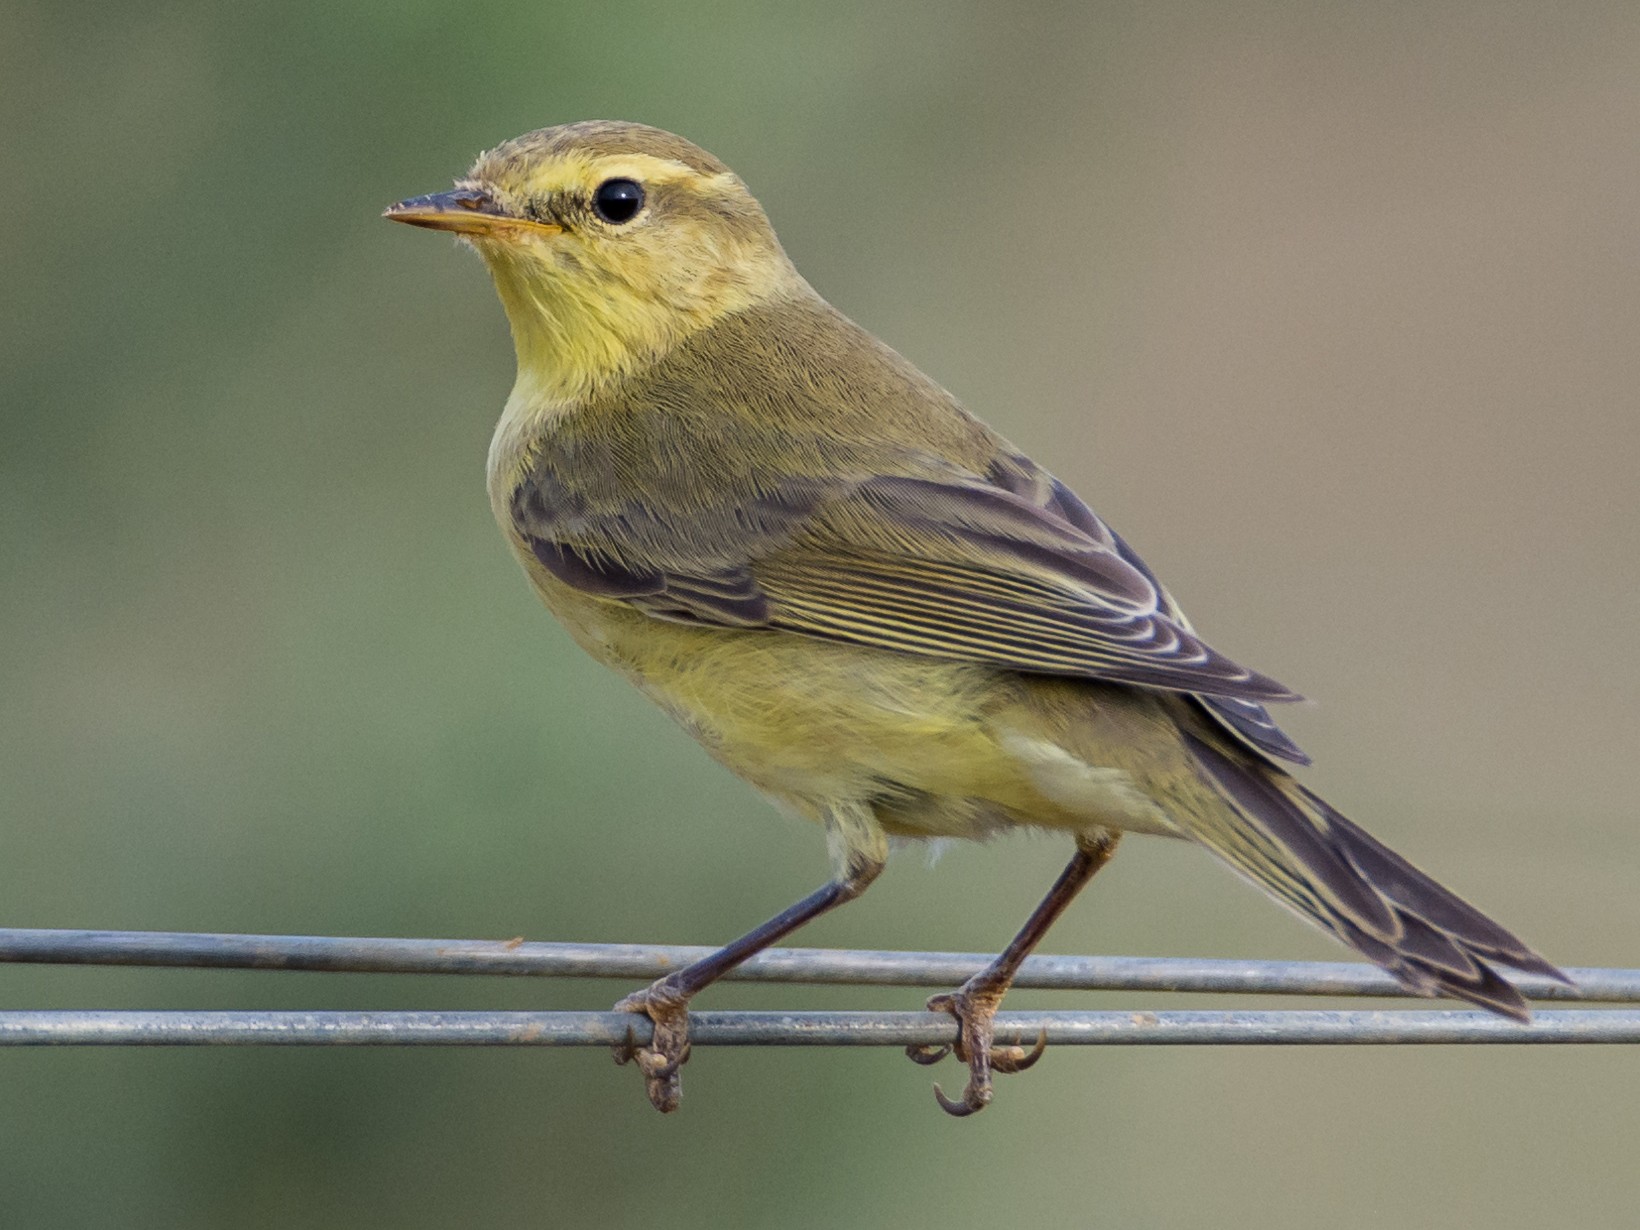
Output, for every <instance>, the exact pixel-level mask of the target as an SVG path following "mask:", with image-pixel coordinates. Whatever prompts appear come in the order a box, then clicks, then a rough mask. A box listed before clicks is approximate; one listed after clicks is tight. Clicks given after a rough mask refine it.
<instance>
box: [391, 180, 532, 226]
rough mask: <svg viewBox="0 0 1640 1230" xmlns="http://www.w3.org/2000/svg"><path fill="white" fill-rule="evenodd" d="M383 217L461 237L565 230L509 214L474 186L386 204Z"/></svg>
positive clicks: (494, 199) (499, 204)
mask: <svg viewBox="0 0 1640 1230" xmlns="http://www.w3.org/2000/svg"><path fill="white" fill-rule="evenodd" d="M382 217H384V218H388V219H391V220H392V221H394V222H408V223H409V224H410V225H411V226H425V227H429V228H431V229H432V230H435V231H455V232H456V233H457V234H461V235H498V234H505V233H506V232H509V231H511V232H517V231H534V232H536V233H537V234H547V235H556V234H558V233H559V232H560V231H562V230H563V229H564V228H563V227H561V226H557V225H555V224H553V223H551V222H537V221H536V220H535V219H533V218H520V217H518V216H516V215H514V214H511V213H508V212H507V210H506V207H505V206H503V205H502V204H501V202H499V201H498V200H496V198H495V196H494V195H493V194H491V193H489V192H487V191H485V190H484V189H483V188H481V187H477V186H468V187H465V188H454V189H451V190H450V191H449V192H435V193H432V194H431V195H430V196H413V197H411V198H410V199H409V200H408V201H400V202H399V203H398V204H397V205H389V206H388V207H387V208H386V209H385V210H384V211H382Z"/></svg>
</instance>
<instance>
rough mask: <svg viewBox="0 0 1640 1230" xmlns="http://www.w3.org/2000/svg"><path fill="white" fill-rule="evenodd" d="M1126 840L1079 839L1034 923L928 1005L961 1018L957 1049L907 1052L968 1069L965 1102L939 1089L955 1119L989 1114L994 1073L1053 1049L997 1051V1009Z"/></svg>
mask: <svg viewBox="0 0 1640 1230" xmlns="http://www.w3.org/2000/svg"><path fill="white" fill-rule="evenodd" d="M1120 836H1121V834H1120V833H1117V832H1112V831H1110V830H1104V829H1102V830H1100V831H1099V832H1097V833H1095V834H1090V835H1083V836H1079V837H1078V838H1077V839H1076V855H1075V857H1074V858H1072V859H1071V861H1070V863H1069V864H1068V865H1067V866H1066V867H1065V870H1064V871H1062V872H1060V873H1059V879H1057V880H1055V881H1054V886H1053V887H1052V888H1051V889H1049V890H1048V895H1047V896H1046V897H1044V898H1043V899H1042V901H1041V903H1040V904H1039V905H1038V906H1037V907H1036V909H1035V910H1033V911H1032V912H1031V916H1030V918H1028V919H1026V921H1025V925H1024V926H1023V927H1021V928H1020V929H1019V934H1018V935H1016V936H1014V938H1013V940H1012V942H1011V943H1009V945H1008V947H1007V948H1005V949H1003V950H1002V952H1001V954H1000V955H999V956H998V957H997V958H996V960H994V961H992V962H991V963H990V964H989V965H987V966H986V967H985V968H984V969H982V970H980V971H979V973H977V974H975V975H974V976H973V977H972V978H970V979H969V980H968V981H967V982H965V983H963V984H962V985H961V986H960V987H958V988H957V989H956V990H955V991H953V992H952V993H951V994H949V995H936V996H934V997H933V998H932V999H930V1000H929V1001H928V1010H929V1011H930V1012H949V1013H950V1014H951V1015H952V1016H954V1017H956V1018H957V1042H956V1045H955V1046H954V1047H934V1048H930V1047H916V1046H911V1047H907V1048H906V1054H907V1055H909V1056H910V1057H911V1058H912V1059H914V1060H916V1061H917V1062H918V1063H924V1064H927V1063H937V1062H939V1060H941V1059H943V1058H944V1057H945V1056H946V1054H947V1053H948V1052H950V1051H955V1052H956V1056H957V1058H958V1059H960V1060H962V1061H963V1062H964V1063H966V1064H967V1065H968V1087H967V1088H966V1089H964V1090H963V1094H962V1097H961V1099H958V1100H953V1099H951V1098H948V1097H946V1096H945V1092H944V1090H942V1089H941V1088H940V1087H939V1086H938V1085H935V1086H934V1096H935V1098H937V1099H938V1100H939V1104H940V1105H941V1106H942V1107H944V1108H945V1110H946V1111H947V1112H949V1113H950V1114H953V1115H956V1116H958V1117H962V1116H965V1115H971V1114H973V1113H974V1112H975V1111H977V1110H984V1109H985V1106H986V1104H987V1103H989V1102H990V1100H991V1073H992V1072H993V1071H996V1072H1003V1073H1011V1072H1023V1071H1024V1070H1025V1069H1026V1068H1028V1067H1030V1066H1031V1065H1032V1064H1034V1063H1035V1062H1036V1061H1037V1060H1038V1059H1040V1058H1042V1052H1043V1050H1044V1048H1045V1047H1046V1045H1047V1039H1046V1037H1041V1038H1038V1039H1037V1042H1036V1045H1035V1046H1034V1047H1032V1048H1031V1050H1029V1051H1027V1050H1026V1049H1025V1048H1024V1047H1022V1046H1010V1047H1006V1048H1002V1049H993V1048H992V1028H993V1023H994V1021H995V1019H996V1014H997V1005H999V1004H1000V1003H1001V1002H1002V996H1003V994H1004V993H1005V992H1006V991H1007V990H1008V987H1009V985H1010V984H1012V982H1013V980H1014V975H1015V974H1017V973H1018V972H1019V966H1020V963H1021V962H1022V961H1024V960H1025V958H1026V957H1027V956H1029V955H1030V953H1031V950H1032V949H1033V948H1035V947H1036V946H1037V944H1038V943H1039V942H1040V941H1041V939H1042V937H1043V936H1044V935H1046V934H1047V933H1048V928H1049V927H1051V926H1053V924H1054V920H1055V919H1057V918H1058V917H1059V916H1060V915H1061V914H1063V913H1064V912H1065V907H1066V906H1068V905H1069V904H1070V903H1071V901H1072V900H1073V899H1074V898H1075V896H1076V894H1077V893H1079V892H1081V891H1082V886H1083V885H1084V884H1086V883H1087V882H1088V881H1089V880H1091V879H1093V876H1094V873H1095V872H1097V871H1098V870H1099V869H1100V868H1101V867H1103V866H1104V865H1105V864H1106V863H1108V862H1109V861H1110V858H1111V855H1113V854H1115V853H1116V842H1117V839H1118V838H1119V837H1120Z"/></svg>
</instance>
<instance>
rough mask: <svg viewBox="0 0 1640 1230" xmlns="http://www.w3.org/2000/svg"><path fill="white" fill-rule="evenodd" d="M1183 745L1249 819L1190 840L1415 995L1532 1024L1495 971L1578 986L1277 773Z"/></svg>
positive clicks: (1193, 741) (1215, 749)
mask: <svg viewBox="0 0 1640 1230" xmlns="http://www.w3.org/2000/svg"><path fill="white" fill-rule="evenodd" d="M1185 741H1186V744H1187V746H1188V747H1189V749H1190V751H1191V753H1192V755H1194V756H1195V758H1196V762H1197V764H1198V765H1199V766H1200V767H1201V769H1202V773H1203V776H1204V778H1205V779H1206V780H1207V781H1208V782H1209V783H1210V784H1211V785H1213V786H1214V787H1215V788H1216V789H1217V791H1218V793H1219V794H1220V795H1221V796H1222V797H1223V798H1224V800H1225V801H1226V802H1227V803H1228V804H1229V805H1230V808H1231V811H1232V813H1233V814H1234V816H1235V817H1236V819H1237V820H1238V821H1239V822H1240V823H1239V824H1238V825H1236V826H1233V828H1234V831H1227V830H1226V829H1225V828H1223V827H1221V826H1208V827H1202V828H1200V829H1199V830H1192V836H1194V837H1195V838H1196V839H1197V840H1199V841H1201V842H1202V843H1203V844H1204V845H1206V846H1208V847H1209V848H1210V849H1212V850H1213V851H1214V852H1215V853H1216V854H1218V855H1219V856H1220V857H1221V858H1223V859H1224V860H1225V861H1226V862H1228V863H1230V864H1231V865H1232V866H1233V867H1235V868H1236V869H1237V870H1238V871H1240V872H1242V873H1243V874H1244V875H1247V876H1249V877H1251V878H1252V879H1253V880H1255V881H1256V882H1258V883H1259V884H1260V885H1261V886H1262V887H1264V888H1266V889H1267V890H1269V891H1270V892H1272V893H1274V894H1275V895H1276V896H1278V897H1279V898H1281V899H1282V900H1283V901H1285V902H1287V903H1288V904H1289V905H1291V906H1293V907H1294V908H1295V909H1297V910H1298V911H1299V912H1300V913H1301V914H1304V915H1306V916H1307V917H1309V918H1310V919H1311V920H1312V921H1314V922H1316V923H1318V924H1319V925H1320V926H1322V927H1324V928H1325V929H1326V930H1328V931H1331V932H1332V933H1333V934H1334V935H1336V936H1338V938H1339V939H1341V940H1343V941H1344V942H1345V943H1346V944H1349V945H1350V946H1351V947H1352V948H1355V949H1356V950H1357V951H1359V952H1360V953H1361V954H1362V955H1363V956H1365V957H1367V958H1368V959H1369V960H1371V961H1373V962H1375V963H1377V964H1378V965H1381V966H1383V967H1384V968H1385V969H1386V970H1388V971H1389V972H1390V973H1391V974H1394V975H1395V977H1396V978H1397V979H1399V980H1400V981H1401V983H1402V984H1403V985H1404V986H1405V987H1406V988H1407V989H1408V990H1410V991H1413V992H1415V993H1416V994H1419V995H1450V996H1453V997H1454V998H1457V999H1462V1000H1467V1001H1468V1002H1470V1003H1473V1004H1478V1005H1480V1006H1481V1007H1483V1008H1489V1009H1491V1010H1492V1011H1493V1012H1498V1013H1501V1014H1502V1015H1504V1016H1508V1017H1513V1018H1514V1019H1516V1020H1521V1021H1524V1020H1527V1019H1529V1017H1530V1015H1531V1013H1530V1009H1529V1008H1528V1007H1527V1004H1526V1000H1525V999H1524V998H1523V997H1522V996H1521V993H1520V991H1519V990H1517V989H1516V988H1515V986H1514V985H1513V984H1512V983H1510V982H1509V981H1508V980H1507V979H1505V978H1504V977H1503V976H1502V975H1500V974H1499V973H1498V972H1497V971H1496V970H1495V969H1493V968H1492V963H1493V962H1496V963H1498V964H1501V965H1508V966H1511V967H1513V968H1515V969H1517V970H1523V971H1527V972H1530V973H1534V974H1543V975H1546V976H1547V977H1550V978H1555V979H1558V980H1559V981H1561V982H1567V983H1569V982H1570V979H1568V978H1567V977H1566V975H1565V974H1563V973H1561V972H1560V971H1559V970H1558V969H1556V968H1555V967H1554V966H1553V965H1551V964H1550V963H1549V962H1548V961H1545V960H1544V959H1543V958H1542V957H1540V956H1538V954H1537V953H1535V952H1533V951H1532V950H1531V949H1530V948H1528V947H1527V946H1526V945H1525V944H1523V943H1522V942H1521V941H1520V940H1519V939H1517V938H1516V937H1515V936H1514V935H1512V934H1510V933H1509V932H1508V931H1507V930H1505V929H1504V928H1503V927H1501V926H1499V925H1498V924H1497V923H1496V922H1494V921H1492V919H1490V918H1488V917H1487V916H1486V915H1484V914H1482V913H1481V912H1480V911H1479V910H1477V909H1476V908H1475V907H1474V906H1472V905H1470V904H1469V903H1468V902H1466V901H1464V900H1463V899H1462V898H1460V897H1458V896H1457V895H1456V894H1454V893H1452V892H1451V891H1450V890H1448V889H1446V888H1443V887H1442V886H1441V885H1440V884H1437V883H1436V882H1435V881H1434V880H1432V879H1430V877H1429V876H1427V875H1425V874H1424V873H1423V872H1421V871H1419V870H1418V869H1417V868H1416V867H1414V866H1413V865H1412V864H1411V863H1409V862H1407V861H1406V860H1405V859H1404V858H1402V857H1401V856H1400V855H1398V854H1396V853H1395V852H1394V851H1393V850H1391V849H1389V848H1388V847H1387V846H1385V845H1384V844H1383V843H1382V842H1380V841H1378V840H1377V839H1376V838H1374V837H1372V836H1371V835H1370V834H1368V833H1367V832H1365V831H1364V830H1363V829H1361V828H1359V827H1358V826H1356V825H1355V824H1352V823H1351V822H1350V821H1349V820H1347V819H1345V818H1344V817H1343V816H1341V815H1339V813H1338V812H1337V811H1335V810H1334V809H1333V808H1332V807H1331V806H1329V805H1328V804H1327V803H1326V802H1324V801H1323V800H1321V799H1319V798H1317V797H1316V796H1315V795H1314V794H1312V793H1311V792H1310V791H1308V790H1306V789H1304V787H1302V786H1300V785H1299V784H1298V783H1297V782H1295V781H1294V780H1293V779H1292V778H1290V777H1288V776H1287V774H1285V773H1284V772H1282V771H1281V770H1280V769H1278V768H1275V767H1274V766H1273V765H1270V764H1268V763H1265V762H1263V761H1258V760H1254V759H1252V758H1251V757H1247V756H1242V755H1238V754H1237V752H1236V751H1235V750H1232V749H1230V748H1225V747H1219V746H1214V745H1213V744H1212V743H1209V742H1208V741H1206V740H1205V739H1202V738H1199V737H1197V736H1196V735H1194V734H1190V733H1187V734H1186V735H1185Z"/></svg>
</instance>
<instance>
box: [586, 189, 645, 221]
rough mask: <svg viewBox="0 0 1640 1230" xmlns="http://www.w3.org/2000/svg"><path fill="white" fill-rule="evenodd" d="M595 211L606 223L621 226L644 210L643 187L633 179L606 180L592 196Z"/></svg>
mask: <svg viewBox="0 0 1640 1230" xmlns="http://www.w3.org/2000/svg"><path fill="white" fill-rule="evenodd" d="M592 208H593V211H594V212H595V213H596V214H597V215H598V216H599V217H600V218H602V219H603V220H604V221H605V222H613V223H614V224H615V225H616V226H619V225H620V224H621V223H623V222H630V221H632V219H634V218H636V217H637V216H638V211H639V210H640V209H642V208H643V185H641V184H639V183H638V182H637V181H636V180H631V179H606V180H604V182H603V183H601V184H599V185H598V190H597V191H596V192H594V193H593V194H592Z"/></svg>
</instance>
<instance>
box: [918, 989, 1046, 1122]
mask: <svg viewBox="0 0 1640 1230" xmlns="http://www.w3.org/2000/svg"><path fill="white" fill-rule="evenodd" d="M1001 1002H1002V995H1001V993H1000V992H995V991H989V990H987V989H984V988H976V989H972V990H970V989H969V988H967V987H963V988H961V989H960V990H957V991H954V992H952V993H951V994H949V995H936V996H934V997H933V998H931V999H930V1000H929V1001H928V1011H930V1012H945V1013H949V1014H950V1015H951V1016H954V1017H955V1018H956V1019H957V1040H956V1042H955V1043H953V1044H952V1045H950V1046H939V1047H935V1046H908V1047H906V1054H907V1055H908V1056H909V1057H910V1058H911V1059H913V1060H915V1061H916V1062H917V1063H921V1064H931V1063H938V1062H939V1061H940V1060H941V1059H943V1058H945V1056H946V1055H947V1054H954V1055H956V1057H957V1058H958V1059H960V1060H961V1061H962V1062H963V1063H966V1064H967V1065H968V1084H967V1085H966V1087H965V1088H964V1089H963V1091H962V1097H961V1098H950V1097H947V1096H946V1094H945V1090H943V1089H941V1088H940V1087H939V1086H938V1085H935V1086H934V1099H935V1101H937V1102H938V1103H939V1104H940V1108H941V1109H942V1110H944V1111H945V1112H946V1113H947V1114H949V1115H955V1116H956V1117H957V1118H959V1119H960V1118H965V1117H967V1116H968V1115H971V1114H973V1113H974V1112H975V1111H981V1110H984V1109H985V1108H986V1106H988V1105H989V1104H990V1102H991V1096H992V1090H991V1074H992V1073H993V1072H1000V1073H1003V1074H1004V1075H1011V1074H1013V1073H1015V1072H1023V1071H1025V1069H1027V1068H1029V1067H1031V1066H1032V1065H1033V1064H1035V1063H1036V1061H1037V1060H1039V1059H1041V1058H1042V1053H1043V1052H1044V1051H1045V1050H1047V1048H1048V1034H1047V1031H1046V1030H1043V1031H1042V1032H1041V1033H1040V1034H1038V1035H1037V1039H1036V1045H1035V1046H1033V1047H1031V1048H1030V1050H1026V1049H1025V1048H1024V1047H1023V1046H1002V1047H999V1046H996V1045H994V1036H995V1029H994V1023H995V1020H996V1014H997V1005H998V1004H1000V1003H1001Z"/></svg>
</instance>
